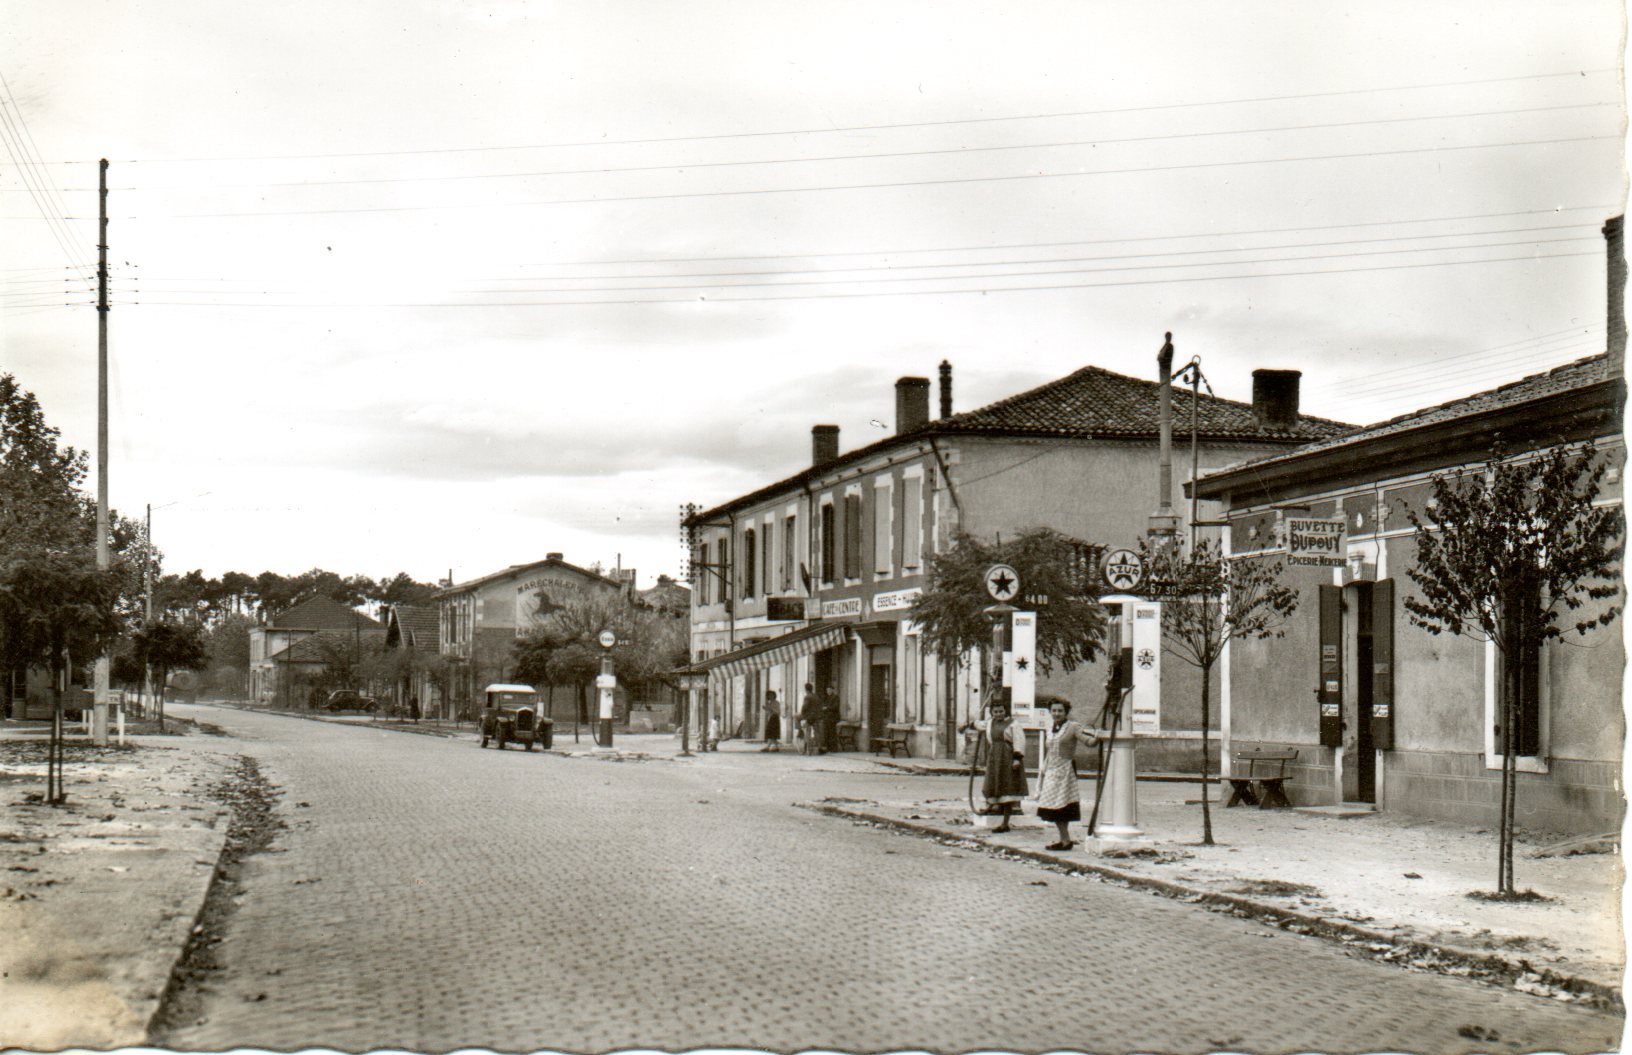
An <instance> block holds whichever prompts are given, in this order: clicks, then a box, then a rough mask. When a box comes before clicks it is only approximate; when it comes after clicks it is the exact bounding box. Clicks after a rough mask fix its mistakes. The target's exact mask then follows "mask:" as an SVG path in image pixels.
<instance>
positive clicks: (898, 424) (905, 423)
mask: <svg viewBox="0 0 1632 1055" xmlns="http://www.w3.org/2000/svg"><path fill="white" fill-rule="evenodd" d="M927 424H929V378H927V377H903V378H901V379H900V380H898V381H896V383H895V431H896V433H897V434H900V433H903V432H911V431H912V430H913V429H917V428H922V427H923V426H925V425H927Z"/></svg>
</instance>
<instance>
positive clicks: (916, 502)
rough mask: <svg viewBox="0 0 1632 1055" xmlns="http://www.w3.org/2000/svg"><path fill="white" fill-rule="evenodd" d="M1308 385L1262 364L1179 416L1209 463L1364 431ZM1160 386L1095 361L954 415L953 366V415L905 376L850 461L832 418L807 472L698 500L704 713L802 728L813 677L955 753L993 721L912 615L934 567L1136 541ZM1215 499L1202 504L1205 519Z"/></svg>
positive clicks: (693, 540)
mask: <svg viewBox="0 0 1632 1055" xmlns="http://www.w3.org/2000/svg"><path fill="white" fill-rule="evenodd" d="M1298 382H1299V375H1298V372H1297V371H1258V372H1256V373H1255V375H1254V401H1253V403H1252V404H1246V403H1240V402H1234V401H1231V400H1224V399H1217V398H1214V397H1212V396H1207V395H1202V396H1200V397H1199V400H1198V401H1197V402H1196V404H1195V407H1194V409H1195V415H1194V419H1192V414H1191V410H1192V406H1191V401H1192V394H1191V393H1190V392H1187V391H1183V390H1177V391H1175V392H1174V393H1173V404H1172V405H1173V421H1175V422H1176V423H1177V424H1178V431H1179V435H1180V436H1181V437H1183V438H1185V439H1188V433H1187V425H1188V423H1189V422H1191V421H1192V420H1194V421H1195V422H1196V434H1197V445H1198V446H1197V449H1198V461H1199V464H1200V465H1201V467H1202V468H1203V469H1207V468H1215V467H1219V466H1223V465H1226V464H1229V463H1231V462H1236V461H1240V460H1242V459H1243V458H1248V457H1256V456H1260V455H1262V454H1264V453H1266V452H1269V451H1275V450H1284V449H1287V448H1290V447H1296V446H1299V445H1302V444H1305V443H1308V442H1310V441H1311V440H1315V439H1320V438H1324V437H1328V436H1335V435H1338V434H1340V433H1342V432H1345V431H1347V430H1348V429H1349V428H1350V426H1346V425H1343V424H1341V423H1339V422H1334V421H1327V420H1324V419H1320V418H1314V417H1309V416H1306V415H1300V414H1299V413H1298V409H1297V403H1298ZM1160 389H1161V386H1160V385H1159V384H1158V383H1157V382H1155V381H1146V380H1142V379H1139V378H1135V377H1129V376H1126V375H1123V374H1118V373H1114V372H1112V371H1109V370H1105V369H1102V368H1100V367H1095V366H1089V367H1084V368H1083V369H1081V370H1078V371H1076V372H1075V373H1072V374H1070V375H1069V376H1067V377H1064V378H1061V379H1059V380H1056V381H1052V382H1049V383H1048V384H1045V385H1041V386H1039V387H1037V388H1034V389H1031V390H1030V391H1027V392H1022V393H1020V394H1018V395H1015V396H1012V397H1010V398H1008V399H1004V400H1001V401H999V402H996V403H993V404H991V405H989V406H986V407H982V408H980V409H977V410H972V411H968V412H965V413H961V414H954V413H953V411H952V368H951V366H950V364H948V363H944V362H943V363H942V364H941V367H940V415H939V416H938V417H935V418H932V417H931V416H930V382H929V380H928V379H926V378H922V377H904V378H902V379H900V380H899V381H897V382H896V386H895V432H894V433H893V434H892V435H890V436H887V437H885V438H883V439H880V440H877V441H875V442H873V443H869V444H867V445H866V446H863V447H861V448H858V449H856V450H853V451H850V452H848V453H843V454H841V453H840V448H839V430H838V428H837V426H833V425H817V426H815V427H814V428H813V429H812V433H811V464H810V465H809V466H808V467H807V468H805V469H802V470H800V471H798V472H796V473H794V474H792V475H790V476H787V477H785V478H783V479H781V480H778V481H776V482H775V483H772V484H769V485H767V486H765V487H763V488H760V489H759V490H756V491H753V492H750V493H748V494H745V495H741V496H739V497H737V498H733V499H730V500H728V501H726V502H723V503H720V504H718V505H715V506H713V507H711V508H708V509H704V510H694V511H692V512H691V513H690V514H689V515H688V516H687V517H686V518H685V519H684V526H685V528H686V530H687V532H688V542H689V544H690V546H691V564H692V568H691V581H692V586H693V589H692V638H691V647H692V661H693V669H694V670H695V671H697V672H699V673H705V674H707V675H709V677H710V687H709V689H708V691H707V695H706V702H705V703H704V709H703V710H701V711H700V712H699V713H698V714H697V715H696V721H697V722H698V723H702V722H705V721H706V720H707V719H708V718H709V717H711V716H712V717H714V718H717V719H718V720H719V722H720V727H721V729H722V730H723V731H724V733H725V735H739V736H746V737H758V736H760V735H762V733H763V730H764V723H765V718H766V706H765V702H766V699H767V694H768V693H771V692H774V693H775V694H776V699H777V703H778V710H779V712H780V718H781V721H780V723H779V724H780V728H781V736H782V737H783V739H790V738H791V736H792V731H793V728H794V724H795V723H794V721H793V717H794V715H795V713H796V711H797V708H798V704H799V699H800V696H801V695H802V693H803V686H804V685H805V684H806V683H810V684H813V685H814V686H815V687H816V689H817V691H818V692H825V691H826V690H827V689H828V688H832V689H834V690H835V691H836V693H837V694H838V696H839V699H840V706H841V711H842V716H843V718H844V719H845V720H846V722H848V723H852V724H853V725H854V726H857V727H859V728H860V730H861V731H862V733H861V735H862V737H863V738H865V737H868V736H872V735H881V732H882V726H883V725H885V724H891V723H910V724H912V725H913V726H914V729H915V731H914V733H913V735H912V751H913V753H914V754H916V755H920V756H938V757H945V756H949V755H951V754H954V753H955V752H956V748H957V740H958V738H957V730H958V728H959V726H960V725H961V724H962V723H964V722H966V721H968V720H969V719H970V718H971V717H972V716H977V715H978V712H979V700H978V683H979V670H978V665H977V664H972V663H970V662H969V661H968V659H969V657H941V656H935V655H933V654H930V653H929V652H928V651H927V650H926V649H924V648H923V647H921V644H920V641H919V636H920V634H919V629H918V627H917V626H916V625H915V624H914V623H913V622H912V620H911V619H910V616H909V613H910V610H911V608H912V605H913V602H914V600H915V599H916V598H917V596H918V595H919V594H920V593H921V592H922V589H923V585H924V582H925V578H926V576H925V573H926V570H927V566H928V562H929V561H930V560H931V558H933V557H934V556H935V555H936V554H937V553H940V552H943V551H945V550H946V549H947V548H948V547H949V546H950V545H951V543H952V540H953V538H954V537H955V536H956V534H957V533H958V532H960V531H962V532H967V533H969V534H972V535H975V536H977V537H994V536H998V535H1002V534H1012V533H1015V532H1018V531H1021V530H1024V529H1027V528H1031V527H1049V528H1054V529H1056V530H1058V531H1060V532H1063V533H1064V534H1066V535H1068V536H1071V537H1074V538H1077V539H1081V540H1083V541H1084V542H1088V543H1094V544H1102V545H1111V546H1119V545H1133V544H1135V543H1136V542H1137V540H1138V539H1139V538H1140V537H1142V536H1143V535H1144V533H1145V531H1146V528H1147V526H1148V522H1149V518H1150V515H1151V513H1152V511H1153V510H1154V509H1155V507H1156V506H1157V504H1158V503H1157V479H1158V461H1159V452H1158V439H1159V432H1160V417H1161V415H1160V405H1159V404H1160V399H1159V395H1160ZM1186 453H1188V451H1186ZM1185 475H1186V476H1187V475H1188V466H1187V465H1186V469H1185ZM1215 510H1216V506H1210V505H1207V506H1203V507H1202V508H1201V509H1200V511H1199V516H1200V519H1208V518H1209V517H1210V516H1212V515H1213V513H1214V511H1215ZM1043 618H1046V615H1044V616H1043ZM960 659H962V660H963V661H962V662H960ZM1175 673H1176V675H1177V676H1175V677H1172V678H1164V680H1163V689H1162V698H1163V700H1164V701H1168V702H1164V708H1163V712H1162V718H1161V723H1162V726H1161V727H1162V730H1163V732H1164V733H1170V734H1171V735H1172V736H1173V737H1175V738H1178V739H1184V738H1187V737H1199V736H1200V730H1199V725H1200V719H1199V715H1200V704H1199V699H1198V693H1199V683H1198V682H1194V681H1192V680H1191V679H1189V678H1187V677H1186V676H1184V672H1183V671H1178V672H1175ZM1103 676H1104V675H1103V671H1102V670H1094V669H1092V668H1078V670H1077V672H1076V673H1075V674H1074V675H1070V676H1064V675H1062V676H1060V677H1059V679H1058V682H1057V684H1052V685H1049V686H1046V688H1047V689H1048V690H1049V691H1056V692H1064V693H1065V694H1066V695H1075V696H1076V697H1077V698H1083V699H1086V698H1089V697H1090V696H1093V695H1094V693H1095V692H1096V691H1097V687H1098V686H1099V684H1100V682H1101V681H1102V679H1103ZM1040 688H1041V687H1040ZM1095 698H1097V697H1095ZM864 744H865V739H863V745H864Z"/></svg>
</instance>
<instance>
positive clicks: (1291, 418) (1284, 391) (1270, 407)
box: [1252, 370, 1303, 432]
mask: <svg viewBox="0 0 1632 1055" xmlns="http://www.w3.org/2000/svg"><path fill="white" fill-rule="evenodd" d="M1301 377H1303V371H1302V370H1254V371H1253V372H1252V418H1253V421H1255V422H1256V423H1257V425H1258V428H1259V429H1260V430H1262V431H1264V432H1288V431H1290V430H1292V429H1294V428H1296V427H1297V424H1298V380H1299V379H1300V378H1301Z"/></svg>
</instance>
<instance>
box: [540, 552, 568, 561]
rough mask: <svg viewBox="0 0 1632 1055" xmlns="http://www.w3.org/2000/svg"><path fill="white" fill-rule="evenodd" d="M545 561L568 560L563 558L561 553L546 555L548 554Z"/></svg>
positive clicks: (545, 555)
mask: <svg viewBox="0 0 1632 1055" xmlns="http://www.w3.org/2000/svg"><path fill="white" fill-rule="evenodd" d="M544 559H545V560H559V561H565V560H566V558H565V557H563V556H562V555H561V554H559V553H546V554H544Z"/></svg>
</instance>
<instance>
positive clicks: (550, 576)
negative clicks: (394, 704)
mask: <svg viewBox="0 0 1632 1055" xmlns="http://www.w3.org/2000/svg"><path fill="white" fill-rule="evenodd" d="M631 583H632V577H630V576H622V577H619V578H613V577H610V576H606V575H602V574H600V573H598V572H593V571H590V570H588V569H587V568H580V567H578V566H577V565H575V564H568V563H567V562H566V561H565V560H564V559H563V558H562V555H561V554H560V553H550V554H547V555H546V556H545V558H544V559H543V560H541V561H534V562H533V563H531V564H513V565H511V566H510V567H508V568H505V569H503V570H502V571H496V572H493V573H492V574H489V575H484V576H482V577H481V578H478V579H471V580H470V581H469V582H462V583H457V584H455V585H453V586H449V587H447V588H445V589H443V590H440V591H438V592H437V594H436V598H435V599H436V604H437V611H438V628H439V636H440V651H441V654H442V656H443V657H445V658H446V659H447V660H448V661H450V662H451V663H452V664H453V665H454V670H453V672H452V674H451V675H450V677H449V685H450V688H449V695H450V696H451V697H452V700H451V703H452V709H453V713H454V715H455V716H457V715H458V714H459V713H461V712H462V711H469V710H471V709H472V708H476V709H479V706H480V705H479V703H477V701H478V700H479V699H480V698H481V693H482V690H483V689H484V688H485V687H486V686H488V685H490V684H494V683H496V682H503V681H506V680H508V679H509V678H510V672H511V671H512V670H513V669H514V667H513V665H514V659H513V658H512V651H511V650H512V646H513V645H514V643H515V640H516V638H518V637H521V636H522V635H524V634H526V633H527V631H529V630H531V629H532V628H533V627H535V626H536V625H538V622H539V619H540V615H539V610H540V609H539V606H540V602H541V601H548V602H549V603H550V604H555V605H560V604H563V603H566V602H567V601H569V600H571V599H573V598H577V597H584V596H590V595H602V596H615V595H617V594H620V593H624V592H626V591H627V590H628V589H629V588H630V586H631ZM472 713H474V712H473V711H472Z"/></svg>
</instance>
